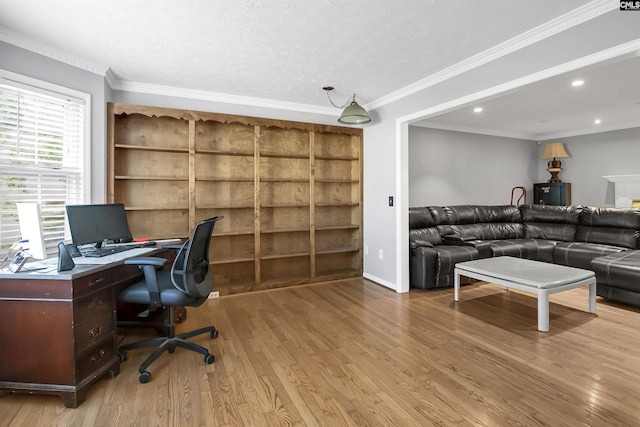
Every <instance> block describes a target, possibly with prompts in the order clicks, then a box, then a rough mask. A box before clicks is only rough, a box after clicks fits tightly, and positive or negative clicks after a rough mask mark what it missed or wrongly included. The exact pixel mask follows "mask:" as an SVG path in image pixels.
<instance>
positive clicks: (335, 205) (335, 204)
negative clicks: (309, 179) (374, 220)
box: [316, 203, 359, 208]
mask: <svg viewBox="0 0 640 427" xmlns="http://www.w3.org/2000/svg"><path fill="white" fill-rule="evenodd" d="M358 205H359V204H358V203H316V207H321V208H331V207H340V206H358Z"/></svg>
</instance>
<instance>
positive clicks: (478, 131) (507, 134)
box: [414, 121, 537, 141]
mask: <svg viewBox="0 0 640 427" xmlns="http://www.w3.org/2000/svg"><path fill="white" fill-rule="evenodd" d="M414 126H418V127H424V128H432V129H442V130H450V131H454V132H466V133H475V134H479V135H489V136H500V137H503V138H515V139H528V140H532V141H536V140H537V137H536V135H532V134H528V133H520V132H509V131H502V130H495V129H486V128H480V127H473V126H462V125H452V124H449V123H438V122H431V121H430V122H425V123H424V124H421V123H415V124H414Z"/></svg>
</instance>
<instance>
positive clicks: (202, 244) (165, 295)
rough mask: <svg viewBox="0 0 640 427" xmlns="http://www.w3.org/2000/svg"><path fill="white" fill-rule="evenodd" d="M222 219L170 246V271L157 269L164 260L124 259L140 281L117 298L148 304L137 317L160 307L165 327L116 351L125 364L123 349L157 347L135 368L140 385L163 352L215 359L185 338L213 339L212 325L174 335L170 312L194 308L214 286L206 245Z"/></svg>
mask: <svg viewBox="0 0 640 427" xmlns="http://www.w3.org/2000/svg"><path fill="white" fill-rule="evenodd" d="M222 218H224V217H222V216H216V217H213V218H209V219H206V220H204V221H200V222H199V223H197V224H196V226H195V227H194V229H193V234H192V235H191V239H189V240H188V241H187V242H186V243H185V244H184V245H170V247H172V248H173V249H176V250H177V251H178V253H177V254H176V258H175V261H174V263H173V265H172V267H171V270H164V269H161V267H162V266H163V265H164V264H165V263H166V262H167V260H166V259H164V258H157V257H137V258H130V259H127V260H125V264H132V265H138V266H139V267H140V268H141V269H142V270H143V272H144V279H142V280H140V281H138V282H136V283H134V284H133V285H131V286H129V287H127V288H125V289H124V290H122V292H121V293H120V295H119V296H118V299H119V300H120V301H123V302H128V303H136V304H146V305H148V306H149V309H148V310H146V311H145V312H143V313H141V314H140V315H139V316H144V315H145V314H147V313H148V312H150V311H153V310H155V309H157V308H159V307H161V306H162V307H163V308H164V315H165V322H166V323H165V324H166V325H167V328H166V331H167V336H165V337H159V338H153V339H149V340H145V341H140V342H135V343H131V344H127V345H124V346H122V347H120V349H119V352H120V359H121V360H122V361H125V360H127V350H131V349H135V348H143V347H157V348H156V349H155V350H154V352H153V353H151V355H149V357H147V359H146V360H145V361H144V362H143V363H142V364H141V365H140V367H139V368H138V372H140V377H139V380H140V382H141V383H147V382H149V380H150V379H151V373H150V372H149V371H147V368H148V367H149V365H150V364H151V363H153V361H155V360H156V359H157V358H158V357H159V356H160V355H161V354H162V353H164V352H165V351H168V352H169V353H173V352H174V351H175V349H176V347H182V348H186V349H188V350H192V351H195V352H198V353H200V354H202V355H204V361H205V362H206V363H208V364H211V363H213V362H214V360H215V357H214V356H213V354H211V353H209V350H208V349H206V348H205V347H202V346H200V345H197V344H194V343H192V342H189V341H187V339H188V338H191V337H194V336H196V335H200V334H204V333H207V332H209V334H210V335H211V338H216V337H217V336H218V330H217V329H216V328H215V327H214V326H207V327H204V328H200V329H196V330H194V331H190V332H185V333H183V334H178V335H176V326H175V321H174V319H175V313H174V310H175V308H176V307H179V306H187V307H198V306H199V305H201V304H202V303H203V302H204V301H205V300H206V299H207V298H208V297H209V292H211V290H212V289H213V286H214V280H213V275H212V274H211V271H210V270H209V243H210V242H211V234H212V233H213V227H214V225H215V223H216V221H219V220H221V219H222Z"/></svg>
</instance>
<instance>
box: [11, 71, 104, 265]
mask: <svg viewBox="0 0 640 427" xmlns="http://www.w3.org/2000/svg"><path fill="white" fill-rule="evenodd" d="M0 84H4V85H7V86H11V87H14V88H16V89H22V90H26V91H29V92H33V93H37V94H41V95H44V96H49V97H55V98H58V99H63V100H67V101H72V102H77V103H78V104H80V105H81V108H82V110H83V118H82V120H83V123H82V125H83V132H82V135H81V138H82V141H81V144H82V149H83V156H82V160H81V161H82V167H83V176H82V186H83V188H82V196H81V197H82V203H83V204H84V203H89V202H90V200H91V181H92V180H91V175H92V171H91V94H89V93H85V92H81V91H78V90H75V89H71V88H68V87H64V86H60V85H58V84H54V83H50V82H46V81H43V80H38V79H35V78H33V77H28V76H25V75H22V74H17V73H13V72H11V71H7V70H4V69H1V68H0ZM64 239H65V240H70V239H71V233H70V232H69V226H68V224H67V222H66V220H65V225H64ZM0 251H1V252H2V253H4V251H3V250H2V249H0ZM52 255H53V254H52V253H49V254H48V256H49V257H51V256H52Z"/></svg>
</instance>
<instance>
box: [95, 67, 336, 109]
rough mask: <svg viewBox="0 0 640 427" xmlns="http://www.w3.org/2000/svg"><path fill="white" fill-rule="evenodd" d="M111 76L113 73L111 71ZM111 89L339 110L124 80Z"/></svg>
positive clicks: (260, 105) (262, 105) (211, 100)
mask: <svg viewBox="0 0 640 427" xmlns="http://www.w3.org/2000/svg"><path fill="white" fill-rule="evenodd" d="M111 76H113V74H112V73H111ZM107 82H108V83H109V85H110V86H111V89H113V90H120V91H125V92H137V93H146V94H151V95H161V96H171V97H178V98H189V99H199V100H203V101H210V102H221V103H225V104H238V105H246V106H251V107H260V108H273V109H277V110H286V111H297V112H301V113H311V114H322V115H328V116H336V115H337V114H336V113H337V110H336V109H335V108H330V107H319V106H316V105H308V104H298V103H295V102H284V101H274V100H272V99H265V98H254V97H249V96H239V95H231V94H227V93H219V92H210V91H205V90H196V89H184V88H180V87H173V86H162V85H153V84H148V83H139V82H131V81H123V80H115V81H113V82H109V81H107Z"/></svg>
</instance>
